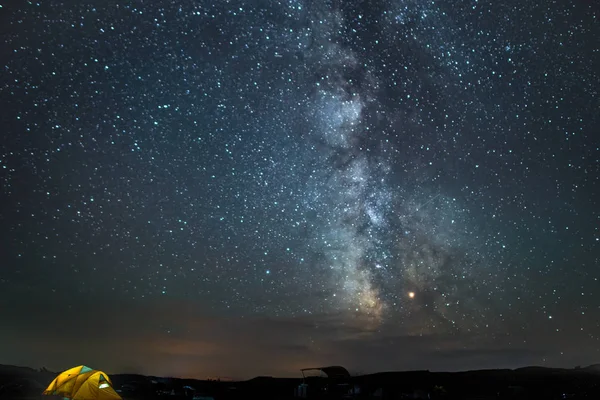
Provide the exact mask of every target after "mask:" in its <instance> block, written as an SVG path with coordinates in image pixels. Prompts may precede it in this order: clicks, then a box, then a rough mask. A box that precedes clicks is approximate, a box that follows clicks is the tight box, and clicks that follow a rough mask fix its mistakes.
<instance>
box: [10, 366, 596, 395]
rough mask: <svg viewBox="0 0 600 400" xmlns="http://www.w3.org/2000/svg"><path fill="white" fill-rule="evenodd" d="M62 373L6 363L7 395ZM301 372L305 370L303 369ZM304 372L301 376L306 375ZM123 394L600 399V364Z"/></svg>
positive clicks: (121, 384)
mask: <svg viewBox="0 0 600 400" xmlns="http://www.w3.org/2000/svg"><path fill="white" fill-rule="evenodd" d="M56 375H57V372H51V371H47V370H45V369H41V370H35V369H32V368H26V367H16V366H6V365H0V398H1V399H46V400H47V399H48V397H45V396H41V395H40V393H41V392H42V391H43V390H44V389H45V388H46V386H47V385H48V384H49V383H50V382H51V381H52V379H54V377H55V376H56ZM299 375H300V374H299ZM300 376H301V375H300ZM111 379H112V380H113V383H114V386H115V389H117V391H118V392H119V393H120V394H121V396H122V397H123V399H125V400H127V399H164V400H179V399H181V400H183V399H190V400H191V399H193V397H194V396H197V398H201V397H200V396H205V397H204V398H206V399H210V398H213V399H214V400H237V399H257V400H258V399H261V400H291V399H294V398H298V399H299V398H306V399H381V400H387V399H448V400H450V399H600V365H593V366H589V367H585V368H575V369H553V368H541V367H527V368H520V369H516V370H483V371H468V372H454V373H445V372H429V371H411V372H383V373H377V374H371V375H362V376H354V377H347V378H339V377H338V378H335V379H333V378H328V377H326V376H325V377H321V378H319V377H311V378H307V379H302V378H298V379H294V378H272V377H257V378H254V379H251V380H248V381H241V382H220V381H201V380H193V379H175V378H160V377H152V376H142V375H119V374H115V375H111Z"/></svg>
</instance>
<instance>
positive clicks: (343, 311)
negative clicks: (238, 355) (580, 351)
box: [0, 0, 600, 362]
mask: <svg viewBox="0 0 600 400" xmlns="http://www.w3.org/2000/svg"><path fill="white" fill-rule="evenodd" d="M213 3H214V4H213ZM594 7H595V6H594V5H593V4H592V2H571V3H568V4H567V3H565V4H559V3H553V4H535V3H534V2H522V1H508V2H485V1H479V0H468V1H467V0H465V1H462V0H461V1H452V2H445V1H417V0H382V1H375V2H362V1H353V0H351V1H333V0H331V1H322V2H310V1H302V0H289V1H273V2H262V1H257V2H249V1H238V0H228V1H217V2H206V1H201V2H195V3H194V2H183V1H174V2H165V1H156V2H152V3H149V2H142V1H131V2H72V1H71V2H67V3H64V4H62V5H60V6H53V5H51V4H49V3H47V2H39V3H36V2H26V3H23V4H22V5H20V6H19V7H15V6H14V5H10V4H3V5H2V8H0V13H2V21H3V22H2V26H3V27H4V30H3V37H2V46H1V54H2V57H1V59H2V62H1V64H2V75H1V78H0V96H1V97H0V100H1V104H2V115H1V121H2V132H3V134H2V142H1V143H0V198H1V199H2V211H1V212H0V226H1V228H0V230H1V232H2V237H3V242H2V246H1V247H0V250H1V254H2V255H3V259H4V260H3V264H4V265H5V267H3V268H2V271H1V272H0V288H1V292H2V293H4V294H6V296H7V297H6V298H8V296H9V294H10V295H12V294H13V293H19V294H23V293H26V294H28V296H33V295H32V294H31V293H35V294H36V295H35V296H39V297H40V298H47V297H49V296H50V297H51V296H53V295H54V294H56V293H60V292H63V291H65V290H69V291H71V292H73V293H75V294H76V295H77V296H82V297H90V298H91V297H93V296H98V297H111V298H117V299H121V300H122V301H133V302H149V303H152V304H154V302H161V301H163V300H161V299H180V300H181V301H192V302H196V303H198V304H200V303H201V304H202V307H203V309H205V310H207V312H209V311H210V312H212V313H216V314H219V315H227V316H231V317H233V318H247V317H252V316H257V315H261V316H267V317H269V318H308V319H309V320H311V319H310V318H315V320H314V321H316V320H317V319H318V318H321V317H322V316H324V315H325V316H336V318H340V319H341V321H345V322H343V324H345V323H346V322H348V323H351V321H360V324H359V328H357V329H359V330H360V331H361V332H366V333H367V334H372V335H376V334H377V333H378V332H379V333H381V332H383V331H385V330H386V329H391V328H390V327H394V328H393V329H397V327H399V326H400V327H402V332H403V334H405V335H408V336H414V335H417V336H419V335H432V334H444V335H450V336H452V337H454V336H456V335H458V336H459V337H461V335H474V336H468V337H469V338H472V337H476V338H479V339H473V340H479V341H481V342H482V343H483V342H486V341H488V340H492V341H493V340H496V339H498V338H500V337H502V338H505V339H503V340H506V341H507V343H508V344H507V346H509V347H510V346H514V345H516V344H518V345H519V346H525V347H527V346H529V344H530V343H531V341H532V337H535V336H536V335H537V334H539V333H540V332H549V334H551V335H552V334H555V335H556V340H555V341H554V342H553V343H554V344H553V345H552V346H550V345H549V346H550V347H551V348H552V349H554V350H556V349H558V348H562V347H561V346H563V344H564V340H563V339H564V336H563V335H565V334H568V335H571V337H572V338H573V340H578V341H580V342H581V343H584V344H585V346H587V348H588V349H593V351H594V352H595V355H596V357H597V356H598V351H599V349H600V326H599V325H598V322H597V321H599V320H600V298H599V297H598V293H597V292H598V290H597V288H598V287H599V286H598V285H599V282H598V280H599V278H600V273H599V272H598V271H599V270H598V267H599V256H600V251H599V245H600V242H599V240H600V231H599V229H600V228H599V227H600V206H599V204H598V199H599V198H600V192H599V186H598V185H599V182H598V180H599V176H600V168H599V164H598V160H599V159H600V157H599V156H600V153H599V152H600V147H599V146H600V141H599V138H600V136H599V135H598V128H597V127H598V123H599V121H598V110H599V103H598V82H599V77H598V71H599V70H600V62H599V61H600V60H599V55H598V51H599V50H598V49H599V44H600V43H599V42H598V38H600V30H599V29H598V22H597V11H598V10H597V9H594ZM4 294H3V295H2V298H5V295H4ZM73 301H74V300H73ZM164 301H167V300H164ZM70 306H71V305H69V307H70ZM557 320H558V322H557ZM314 321H313V322H314ZM316 325H318V324H317V323H316ZM562 331H566V333H563V332H562ZM506 338H508V339H506ZM465 340H466V339H465ZM551 341H552V340H551ZM486 343H487V342H486ZM554 350H553V351H554ZM590 351H591V350H590ZM557 352H558V350H556V351H555V353H557ZM560 353H561V354H562V353H563V351H561V352H560ZM571 356H572V357H573V358H572V359H573V360H575V359H577V357H578V355H577V354H575V353H573V354H571ZM540 362H542V361H541V360H540Z"/></svg>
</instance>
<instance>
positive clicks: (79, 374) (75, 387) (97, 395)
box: [43, 365, 121, 400]
mask: <svg viewBox="0 0 600 400" xmlns="http://www.w3.org/2000/svg"><path fill="white" fill-rule="evenodd" d="M43 394H45V395H54V396H63V397H64V398H66V399H72V400H121V396H119V395H118V394H117V392H115V390H114V389H113V387H112V382H111V381H110V378H109V377H108V375H107V374H105V373H104V372H102V371H98V370H95V369H91V368H89V367H86V366H85V365H80V366H78V367H74V368H71V369H68V370H66V371H64V372H61V373H60V374H59V375H58V376H57V377H56V378H54V380H53V381H52V382H51V383H50V385H48V388H46V390H44V392H43Z"/></svg>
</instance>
